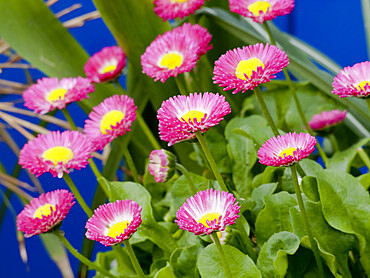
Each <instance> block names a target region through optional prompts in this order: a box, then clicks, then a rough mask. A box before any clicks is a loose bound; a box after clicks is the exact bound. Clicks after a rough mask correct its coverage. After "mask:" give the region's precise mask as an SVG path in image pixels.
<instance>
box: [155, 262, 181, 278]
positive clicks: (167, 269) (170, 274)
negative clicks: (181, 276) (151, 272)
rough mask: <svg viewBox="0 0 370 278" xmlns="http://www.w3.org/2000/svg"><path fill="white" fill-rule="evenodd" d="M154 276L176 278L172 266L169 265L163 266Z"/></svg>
mask: <svg viewBox="0 0 370 278" xmlns="http://www.w3.org/2000/svg"><path fill="white" fill-rule="evenodd" d="M154 278H176V276H175V274H174V273H173V271H172V269H171V267H170V266H169V265H167V266H165V267H164V268H162V269H161V270H160V271H158V272H157V274H156V275H155V276H154Z"/></svg>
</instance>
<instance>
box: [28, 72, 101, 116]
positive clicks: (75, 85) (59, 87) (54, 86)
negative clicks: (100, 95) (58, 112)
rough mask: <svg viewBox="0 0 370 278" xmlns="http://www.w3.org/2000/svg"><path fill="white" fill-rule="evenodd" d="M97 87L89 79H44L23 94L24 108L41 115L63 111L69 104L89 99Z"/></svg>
mask: <svg viewBox="0 0 370 278" xmlns="http://www.w3.org/2000/svg"><path fill="white" fill-rule="evenodd" d="M94 90H95V87H94V85H93V84H91V82H90V80H88V79H87V78H82V77H77V78H62V79H61V80H60V81H59V80H58V78H56V77H51V78H49V77H43V78H41V79H39V80H37V83H35V84H33V85H31V86H30V87H29V88H28V89H27V90H25V91H24V92H23V99H24V106H26V107H27V108H29V109H31V110H34V111H35V112H37V113H39V114H45V113H47V112H50V111H52V110H54V109H63V108H65V107H66V105H67V104H68V103H71V102H74V101H79V100H81V99H85V98H88V94H89V93H92V92H94Z"/></svg>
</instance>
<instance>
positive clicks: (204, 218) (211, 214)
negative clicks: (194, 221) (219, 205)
mask: <svg viewBox="0 0 370 278" xmlns="http://www.w3.org/2000/svg"><path fill="white" fill-rule="evenodd" d="M220 216H221V214H219V213H218V212H209V213H207V214H205V215H203V216H202V217H201V218H199V219H198V223H201V224H203V225H204V226H205V227H207V228H209V225H208V224H207V220H208V221H209V223H211V222H212V221H214V220H216V223H217V224H218V218H219V217H220Z"/></svg>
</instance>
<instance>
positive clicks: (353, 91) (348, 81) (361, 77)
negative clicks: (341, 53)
mask: <svg viewBox="0 0 370 278" xmlns="http://www.w3.org/2000/svg"><path fill="white" fill-rule="evenodd" d="M332 93H333V94H336V95H338V96H339V97H351V96H352V97H367V96H369V94H370V62H362V63H358V64H355V65H354V66H352V67H345V68H344V69H342V70H341V71H340V72H339V73H338V75H337V76H336V77H334V82H333V91H332Z"/></svg>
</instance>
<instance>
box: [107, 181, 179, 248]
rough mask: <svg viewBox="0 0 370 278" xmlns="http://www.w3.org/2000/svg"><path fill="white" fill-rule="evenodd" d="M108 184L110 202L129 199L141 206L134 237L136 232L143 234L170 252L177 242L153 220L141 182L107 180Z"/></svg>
mask: <svg viewBox="0 0 370 278" xmlns="http://www.w3.org/2000/svg"><path fill="white" fill-rule="evenodd" d="M108 184H109V193H110V201H111V202H114V201H116V200H125V199H131V200H133V201H135V202H137V203H138V204H139V205H140V206H141V207H142V208H143V209H142V211H141V219H142V223H141V224H140V226H139V228H138V231H137V232H136V233H135V234H134V237H135V235H136V234H139V235H145V236H146V237H148V238H149V239H150V240H151V241H153V242H154V243H155V244H157V245H158V246H159V247H160V248H162V249H163V250H164V251H166V252H169V253H172V252H173V250H175V249H176V248H177V244H176V242H175V240H174V239H173V238H172V236H171V234H170V233H169V232H168V230H166V229H165V228H163V227H162V226H160V225H159V224H158V223H157V222H155V220H154V217H153V212H152V206H151V196H150V194H149V192H148V191H147V190H146V189H145V188H144V187H143V186H142V185H141V184H138V183H134V182H109V183H108ZM134 237H133V238H134Z"/></svg>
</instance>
